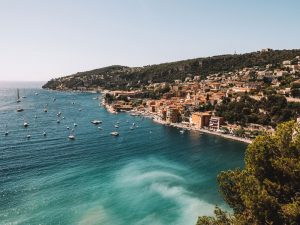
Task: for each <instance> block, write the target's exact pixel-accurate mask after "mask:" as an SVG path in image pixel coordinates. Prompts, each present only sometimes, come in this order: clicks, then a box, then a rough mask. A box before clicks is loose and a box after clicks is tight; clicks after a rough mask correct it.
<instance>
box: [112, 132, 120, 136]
mask: <svg viewBox="0 0 300 225" xmlns="http://www.w3.org/2000/svg"><path fill="white" fill-rule="evenodd" d="M110 134H111V135H112V136H119V133H118V132H116V131H113V132H111V133H110Z"/></svg>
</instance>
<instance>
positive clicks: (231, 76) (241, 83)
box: [110, 56, 300, 137]
mask: <svg viewBox="0 0 300 225" xmlns="http://www.w3.org/2000/svg"><path fill="white" fill-rule="evenodd" d="M299 72H300V57H299V56H298V57H296V58H294V59H293V60H286V61H283V62H282V64H280V65H271V64H268V65H266V66H264V67H258V66H255V67H251V68H243V69H241V70H238V71H235V72H224V73H217V74H211V75H208V76H207V77H206V79H205V80H201V79H200V76H199V75H195V76H192V75H189V76H187V77H186V78H185V80H184V81H181V80H175V81H174V82H173V83H166V82H164V83H151V84H150V85H148V86H147V87H146V90H147V91H149V90H151V91H154V92H155V91H159V90H165V89H166V88H168V90H169V91H168V92H165V93H164V94H163V95H162V97H161V98H160V99H156V100H153V99H140V100H141V101H140V104H138V105H134V104H133V100H136V98H137V96H139V94H140V93H141V92H142V91H131V92H128V91H114V92H110V93H111V94H112V95H113V96H114V97H115V98H116V101H114V102H113V103H112V104H110V105H111V107H113V109H114V110H116V111H120V110H132V109H135V110H137V111H140V112H143V113H146V114H149V115H152V116H153V117H155V118H157V119H159V120H161V121H164V122H165V123H170V124H171V123H183V124H186V125H188V126H191V127H194V128H198V129H209V130H213V131H218V132H226V133H234V131H235V130H239V129H245V130H246V133H247V132H248V133H249V135H248V137H251V135H252V134H253V133H254V131H270V130H272V129H270V127H264V126H261V125H259V124H248V125H247V127H243V128H241V127H240V126H237V125H235V124H228V123H227V122H226V121H224V118H222V117H218V116H216V115H214V111H213V109H214V106H215V105H216V104H219V103H220V102H221V101H222V100H223V99H224V97H229V98H230V97H236V96H238V95H239V94H244V93H249V94H250V95H253V96H258V95H263V93H262V90H263V88H264V85H265V84H266V82H268V85H271V86H274V87H279V86H280V77H282V76H294V78H295V80H297V76H298V75H299ZM298 79H299V78H298ZM277 89H278V93H282V94H284V95H286V93H287V90H286V88H285V89H284V90H283V89H281V88H277ZM124 97H125V99H124ZM126 98H127V99H126ZM118 99H122V100H118Z"/></svg>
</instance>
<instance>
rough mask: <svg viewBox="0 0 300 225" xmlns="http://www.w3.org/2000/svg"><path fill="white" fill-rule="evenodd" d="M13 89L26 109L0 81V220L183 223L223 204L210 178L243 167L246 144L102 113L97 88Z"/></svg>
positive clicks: (23, 221) (55, 224) (121, 115)
mask: <svg viewBox="0 0 300 225" xmlns="http://www.w3.org/2000/svg"><path fill="white" fill-rule="evenodd" d="M35 92H38V95H35ZM20 95H21V96H22V95H26V96H27V98H25V99H23V100H22V102H21V103H19V105H20V106H22V107H23V108H24V109H25V110H24V111H23V112H19V113H17V112H16V108H17V106H18V104H17V103H16V89H15V88H5V87H2V88H0V224H54V225H58V224H78V225H81V224H103V225H111V224H114V225H123V224H124V225H125V224H126V225H128V224H134V225H142V224H145V225H148V224H151V225H156V224H161V225H169V224H170V225H171V224H172V225H177V224H178V225H189V224H195V222H196V220H197V216H198V215H212V212H213V209H214V205H216V204H217V205H219V206H222V207H225V208H226V206H225V205H224V202H223V200H222V198H221V196H220V195H219V194H218V190H217V184H216V176H217V174H218V173H219V172H220V171H221V170H225V169H229V168H235V167H242V166H243V156H244V150H245V148H246V145H245V144H243V143H239V142H234V141H230V140H226V139H223V138H220V137H215V136H211V135H206V134H199V133H197V132H185V133H184V134H180V132H179V130H178V129H176V128H172V127H166V126H162V125H159V124H156V123H154V122H153V121H151V120H149V119H142V118H140V117H132V116H130V115H128V114H125V113H123V114H122V113H121V114H117V115H112V114H109V113H108V112H107V111H106V110H105V109H103V108H102V107H100V106H99V102H98V100H94V99H93V98H94V97H96V96H97V95H96V94H90V93H62V92H54V91H46V90H42V89H22V88H21V89H20ZM54 98H56V101H53V99H54ZM72 102H74V104H72ZM47 103H48V112H47V113H45V112H43V107H44V105H45V104H47ZM79 109H82V110H81V111H80V110H79ZM59 111H61V112H62V115H61V122H60V123H59V124H58V123H57V122H56V121H57V115H56V114H57V113H58V112H59ZM35 116H36V117H37V118H35ZM63 116H64V117H65V119H62V117H63ZM94 119H99V120H102V121H103V124H102V125H101V127H102V129H98V128H97V126H95V125H93V124H91V123H90V121H91V120H94ZM24 120H25V121H27V122H29V123H30V126H29V127H28V128H27V129H26V128H24V127H23V126H22V125H23V122H24ZM117 121H118V122H119V126H120V127H119V129H118V131H119V133H120V136H119V137H113V136H111V135H110V132H111V131H114V130H116V128H114V125H115V124H116V122H117ZM127 121H128V122H127ZM133 122H134V123H135V124H136V125H137V126H138V127H136V128H135V129H134V130H130V126H131V124H132V123H133ZM74 123H77V124H78V126H77V127H76V128H75V135H76V140H74V141H70V140H68V135H69V131H68V130H67V128H66V127H67V126H69V127H71V128H72V127H73V124H74ZM5 124H7V126H8V128H7V130H8V131H9V135H8V136H5V135H4V132H5ZM43 131H46V132H47V136H46V137H44V136H43ZM28 134H30V135H31V139H29V140H27V139H26V135H28Z"/></svg>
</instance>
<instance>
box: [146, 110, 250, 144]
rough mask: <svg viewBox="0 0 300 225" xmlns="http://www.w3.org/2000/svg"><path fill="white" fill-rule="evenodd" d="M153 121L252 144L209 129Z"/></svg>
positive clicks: (243, 139)
mask: <svg viewBox="0 0 300 225" xmlns="http://www.w3.org/2000/svg"><path fill="white" fill-rule="evenodd" d="M141 115H142V114H141ZM146 118H149V116H146ZM153 121H154V122H156V123H159V124H162V125H167V126H172V127H177V128H181V129H184V130H192V131H198V132H200V133H201V132H202V133H206V134H211V135H216V136H219V137H223V138H227V139H231V140H234V141H240V142H244V143H246V144H251V143H252V140H249V139H246V138H241V137H236V136H232V135H230V134H222V133H220V132H217V131H211V130H207V129H203V128H200V129H199V128H196V127H191V126H187V125H185V124H182V123H170V124H169V123H167V122H165V121H163V120H159V119H157V118H154V119H153Z"/></svg>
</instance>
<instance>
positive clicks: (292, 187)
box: [197, 121, 300, 225]
mask: <svg viewBox="0 0 300 225" xmlns="http://www.w3.org/2000/svg"><path fill="white" fill-rule="evenodd" d="M218 183H219V186H220V191H221V193H222V195H223V196H224V199H225V201H226V202H227V203H228V204H229V206H230V207H231V208H232V209H233V215H231V216H230V215H228V214H226V213H225V212H222V210H220V209H217V210H216V211H215V215H216V216H215V217H199V219H198V223H197V224H198V225H200V224H206V225H219V224H239V225H246V224H257V225H264V224H272V225H281V224H287V225H296V224H300V125H299V124H298V123H296V122H294V121H290V122H285V123H282V124H280V125H278V127H277V129H276V132H275V134H274V135H271V136H270V135H266V134H264V135H262V136H258V137H257V138H256V139H255V140H254V142H253V143H252V144H250V145H249V146H248V148H247V150H246V155H245V168H244V169H243V170H240V169H236V170H230V171H225V172H221V173H220V174H219V175H218Z"/></svg>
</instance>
